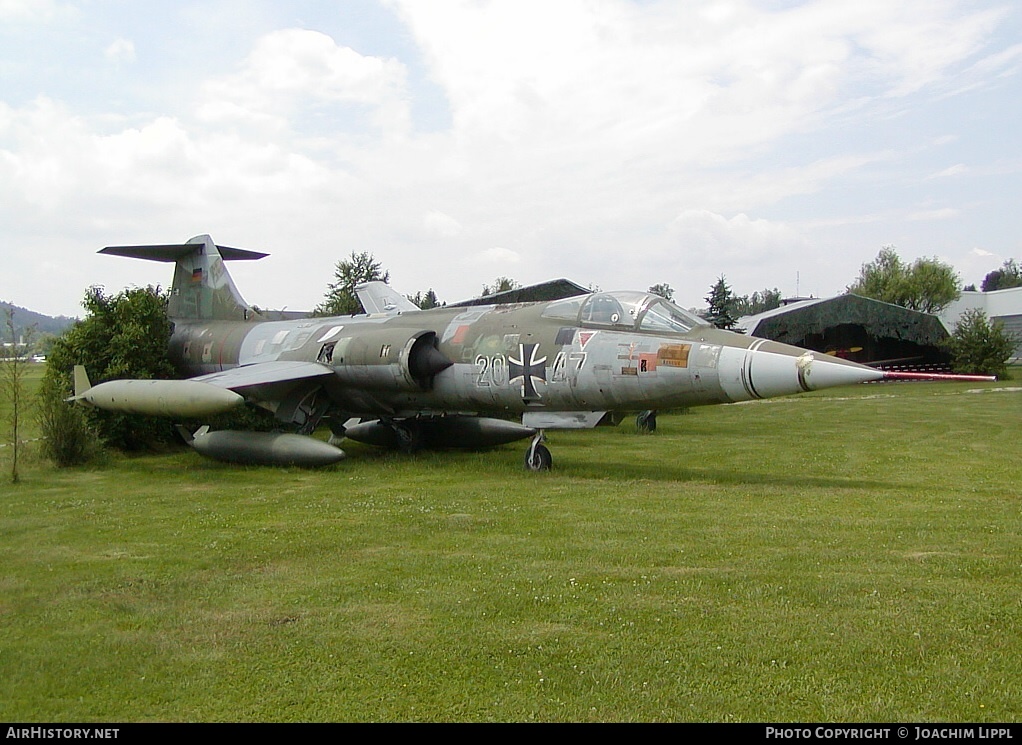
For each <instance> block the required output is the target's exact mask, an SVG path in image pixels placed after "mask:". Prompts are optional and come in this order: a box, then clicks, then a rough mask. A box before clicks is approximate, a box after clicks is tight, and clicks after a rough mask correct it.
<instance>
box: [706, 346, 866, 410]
mask: <svg viewBox="0 0 1022 745" xmlns="http://www.w3.org/2000/svg"><path fill="white" fill-rule="evenodd" d="M743 351H744V355H743V357H742V358H741V362H740V363H739V364H740V366H741V369H740V375H739V376H738V377H739V379H740V384H739V385H734V384H732V385H731V386H726V387H727V388H730V389H729V390H728V393H729V395H730V396H731V398H732V400H747V399H753V398H771V397H773V396H787V395H790V394H793V393H805V392H807V391H817V390H821V389H823V388H834V387H837V386H842V385H854V384H856V383H865V382H868V381H871V380H881V379H883V377H884V374H883V373H882V372H880V371H879V370H874V369H873V368H870V367H866V366H865V365H860V364H858V363H856V362H850V361H849V360H843V359H840V358H836V357H830V356H828V355H825V354H823V353H821V352H812V351H809V350H807V349H800V348H799V347H792V346H788V345H785V344H778V343H776V342H763V341H759V342H756V343H754V344H753V345H752V346H751V347H749V348H748V349H746V350H743ZM736 361H737V360H736ZM722 382H723V380H722ZM736 382H737V381H736Z"/></svg>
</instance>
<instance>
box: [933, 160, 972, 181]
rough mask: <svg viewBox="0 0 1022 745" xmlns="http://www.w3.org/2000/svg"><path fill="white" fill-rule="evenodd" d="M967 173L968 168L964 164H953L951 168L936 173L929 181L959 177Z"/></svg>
mask: <svg viewBox="0 0 1022 745" xmlns="http://www.w3.org/2000/svg"><path fill="white" fill-rule="evenodd" d="M968 172H969V167H968V166H967V165H965V164H964V163H955V164H954V165H953V166H950V167H948V168H945V169H944V170H942V171H938V172H937V173H934V174H932V175H931V176H930V178H931V179H938V178H950V177H952V176H961V175H962V174H964V173H968Z"/></svg>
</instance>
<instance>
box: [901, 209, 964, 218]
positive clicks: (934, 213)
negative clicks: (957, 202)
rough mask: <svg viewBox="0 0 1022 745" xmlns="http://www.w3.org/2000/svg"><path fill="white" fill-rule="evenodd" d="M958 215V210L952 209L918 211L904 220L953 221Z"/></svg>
mask: <svg viewBox="0 0 1022 745" xmlns="http://www.w3.org/2000/svg"><path fill="white" fill-rule="evenodd" d="M959 214H961V211H960V210H957V209H955V208H953V207H943V208H941V209H935V210H918V211H916V212H912V213H910V214H909V215H908V217H907V218H906V219H907V220H913V221H924V220H953V219H954V218H956V217H958V215H959Z"/></svg>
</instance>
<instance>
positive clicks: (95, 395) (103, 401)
mask: <svg viewBox="0 0 1022 745" xmlns="http://www.w3.org/2000/svg"><path fill="white" fill-rule="evenodd" d="M73 400H76V401H84V402H85V403H87V404H90V405H92V406H95V407H96V408H99V409H105V410H107V411H119V412H121V413H124V414H144V415H148V416H171V417H182V418H185V419H192V418H201V417H207V416H213V415H214V414H222V413H224V412H227V411H230V410H231V409H234V408H237V407H238V406H241V405H242V404H243V403H244V402H245V399H244V398H243V397H242V396H240V395H238V394H237V393H235V392H234V391H231V390H227V389H226V388H218V387H217V386H215V385H209V384H208V383H201V382H198V381H194V380H110V381H107V382H106V383H100V384H99V385H96V386H92V385H90V384H89V382H88V376H87V375H86V374H85V368H83V367H82V366H81V365H76V366H75V395H74V398H73Z"/></svg>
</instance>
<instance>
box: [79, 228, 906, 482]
mask: <svg viewBox="0 0 1022 745" xmlns="http://www.w3.org/2000/svg"><path fill="white" fill-rule="evenodd" d="M100 253H105V254H113V255H117V256H127V257H133V258H139V259H149V260H153V261H163V262H174V264H175V271H174V282H173V285H172V288H171V293H170V299H169V306H168V314H169V316H170V318H171V320H172V321H173V324H174V332H173V336H172V338H171V341H170V353H171V355H172V357H173V358H174V360H175V361H176V362H177V363H178V364H179V365H180V366H181V368H182V369H184V370H186V371H187V372H188V373H189V374H191V375H192V376H194V377H191V378H189V379H188V380H113V381H108V382H104V383H100V384H99V385H96V386H95V387H93V386H91V384H90V382H89V380H88V377H87V375H86V372H85V370H84V369H82V368H76V370H75V384H76V385H75V389H76V390H75V394H76V395H75V397H74V399H75V400H79V401H83V402H86V403H88V404H91V405H93V406H96V407H99V408H102V409H109V410H112V411H122V412H131V413H139V414H150V415H157V416H167V417H178V418H182V419H183V418H187V419H195V418H200V417H204V416H209V415H213V414H216V413H220V412H223V411H227V410H230V409H232V408H234V407H236V406H242V405H244V404H249V405H255V406H260V407H263V408H265V409H268V410H269V411H271V412H273V413H274V414H275V415H276V418H277V419H278V420H279V421H280V422H281V424H282V426H286V427H290V428H291V429H292V430H293V431H292V432H288V433H283V434H282V433H259V432H239V431H230V430H221V431H209V428H208V427H203V428H200V429H199V430H198V431H196V432H183V433H182V434H183V436H184V437H185V439H186V440H187V441H188V442H189V443H190V444H191V445H192V447H194V448H195V449H196V450H197V451H199V452H200V453H203V454H204V455H208V456H210V457H213V458H216V459H220V460H226V461H233V462H242V463H261V464H296V465H303V466H318V465H326V464H330V463H334V462H336V461H338V460H340V459H341V458H343V457H344V453H343V451H342V450H340V449H339V448H338V447H336V445H335V444H334V443H336V442H337V441H339V440H340V439H341V438H342V437H348V438H351V439H352V440H356V441H360V442H366V443H370V444H373V445H381V446H387V447H395V448H403V449H406V450H413V449H416V448H418V447H435V448H482V447H491V446H496V445H502V444H505V443H508V442H513V441H516V440H521V439H525V438H532V442H531V444H530V445H529V448H528V450H527V453H526V459H525V462H526V466H527V467H528V468H530V469H532V470H540V469H546V468H549V467H550V464H551V456H550V451H549V450H548V449H547V447H546V446H545V445H543V432H544V430H547V429H583V428H590V427H595V426H597V425H598V424H601V423H608V422H611V423H617V421H619V420H620V418H621V417H622V416H623V415H624V413H625V412H635V411H642V410H655V409H669V408H673V407H682V406H699V405H705V404H721V403H730V402H735V401H748V400H751V399H760V398H769V397H771V396H785V395H788V394H792V393H799V392H803V391H813V390H818V389H821V388H830V387H832V386H840V385H849V384H852V383H861V382H865V381H871V380H880V379H882V378H884V377H885V376H886V374H885V373H884V372H881V371H878V370H875V369H872V368H869V367H865V366H863V365H859V364H856V363H854V362H849V361H846V360H842V359H839V358H835V357H828V356H826V355H818V354H816V353H814V352H810V351H807V350H805V349H800V348H798V347H792V346H787V345H784V344H780V343H777V342H773V341H767V340H765V339H757V338H754V337H749V336H744V335H742V334H736V333H731V332H728V331H721V330H719V329H716V328H714V327H713V326H711V325H709V324H707V323H706V322H705V321H703V320H701V319H699V318H697V317H695V316H693V315H692V314H691V313H688V312H686V311H684V310H682V309H681V308H679V307H677V306H676V305H674V304H672V303H671V302H669V301H667V300H665V299H663V298H661V297H658V296H656V295H652V294H649V293H647V292H627V291H626V292H596V293H589V292H586V291H584V290H582V288H580V287H578V286H577V285H572V284H571V283H567V282H562V283H561V284H562V285H566V286H569V288H574V289H569V290H568V291H567V292H566V293H564V294H568V295H570V296H568V297H561V298H560V299H556V300H552V301H543V302H509V301H508V300H507V299H506V298H505V299H502V298H501V297H500V296H495V297H492V298H483V299H480V300H478V301H470V303H471V302H474V303H482V302H485V303H487V304H461V305H456V306H446V307H442V308H434V309H431V310H420V309H419V308H418V307H416V306H415V305H414V304H413V303H411V302H410V301H409V300H408V299H407V298H405V297H403V296H401V295H400V294H398V293H397V292H395V291H394V290H393V289H391V288H390V287H389V286H387V285H385V284H383V283H379V282H375V283H367V284H365V285H361V286H360V287H359V288H358V289H357V293H358V296H359V299H360V300H361V302H362V305H363V307H364V309H365V310H366V311H367V313H366V314H365V315H355V316H343V317H332V318H302V319H298V320H269V319H268V318H267V316H266V314H265V313H261V312H259V311H256V310H255V309H254V308H252V307H251V306H249V305H248V304H246V303H245V301H244V300H243V299H242V298H241V295H240V294H239V293H238V291H237V289H236V287H235V285H234V282H233V281H232V280H231V277H230V275H229V274H228V272H227V269H226V267H225V266H224V261H234V260H246V259H260V258H262V257H264V256H266V254H263V253H257V252H254V251H245V250H241V249H236V248H228V247H226V246H217V245H216V244H214V243H213V241H212V239H211V238H210V237H209V236H207V235H203V236H197V237H195V238H192V239H191V240H190V241H188V242H187V243H184V244H175V245H159V246H110V247H107V248H104V249H103V250H102V251H100ZM552 286H554V287H555V288H556V287H557V283H554V284H553V285H552ZM580 293H583V294H580ZM512 417H513V418H515V419H517V418H519V417H520V423H519V422H518V421H511V420H510V418H512ZM647 421H648V417H647ZM321 422H324V423H328V424H329V425H330V428H331V430H332V433H333V434H332V436H331V438H330V442H329V443H328V442H324V441H322V440H319V439H316V438H313V437H310V436H309V435H310V434H311V433H312V432H313V431H314V430H315V429H316V428H317V427H318V426H319V425H320V423H321Z"/></svg>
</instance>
